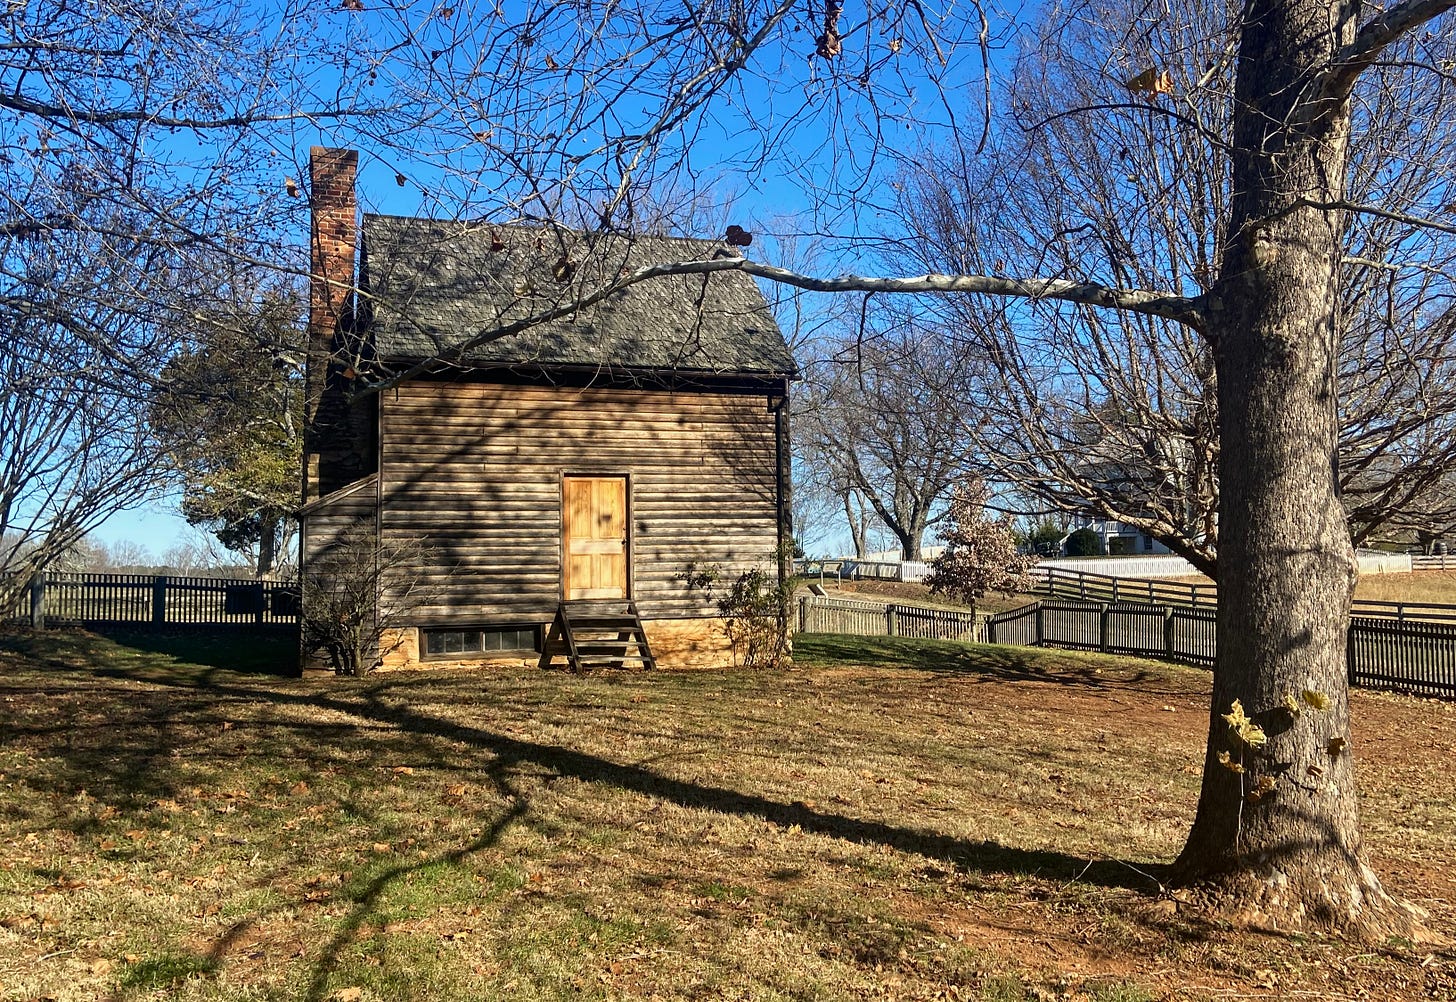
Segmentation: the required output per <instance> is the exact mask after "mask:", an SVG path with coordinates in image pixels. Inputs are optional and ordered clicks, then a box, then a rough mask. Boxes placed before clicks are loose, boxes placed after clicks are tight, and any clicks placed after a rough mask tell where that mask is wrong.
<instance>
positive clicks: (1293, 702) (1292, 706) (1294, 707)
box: [1284, 692, 1299, 717]
mask: <svg viewBox="0 0 1456 1002" xmlns="http://www.w3.org/2000/svg"><path fill="white" fill-rule="evenodd" d="M1284 708H1285V709H1286V710H1288V711H1289V712H1290V713H1292V714H1294V715H1295V716H1296V717H1297V716H1299V700H1297V699H1295V698H1294V693H1292V692H1286V693H1285V694H1284Z"/></svg>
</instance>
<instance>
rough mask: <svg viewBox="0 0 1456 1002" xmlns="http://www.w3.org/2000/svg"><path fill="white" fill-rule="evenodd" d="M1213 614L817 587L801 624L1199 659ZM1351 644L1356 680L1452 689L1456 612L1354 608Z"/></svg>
mask: <svg viewBox="0 0 1456 1002" xmlns="http://www.w3.org/2000/svg"><path fill="white" fill-rule="evenodd" d="M1387 604H1389V605H1392V606H1393V605H1395V603H1387ZM1435 608H1438V609H1439V608H1442V607H1435ZM1444 608H1449V607H1444ZM1217 618H1218V617H1217V613H1216V611H1215V610H1213V609H1192V608H1183V607H1178V606H1165V605H1150V604H1139V603H1123V604H1120V605H1114V604H1112V603H1108V602H1078V601H1066V600H1059V599H1048V600H1045V601H1041V602H1034V603H1032V604H1031V605H1026V606H1022V607H1021V608H1019V609H1012V610H1011V611H1009V612H1002V613H997V614H996V615H994V616H989V617H986V618H985V619H983V620H981V622H980V623H979V624H977V623H975V622H973V620H972V617H971V615H970V614H969V613H955V612H947V611H943V610H936V609H922V608H915V607H911V606H896V605H890V606H883V607H881V606H878V605H875V604H873V603H869V602H847V601H843V600H838V599H824V598H816V597H813V596H807V597H805V598H802V599H800V602H799V631H800V632H802V633H851V634H857V635H860V636H881V637H883V636H905V637H920V638H926V639H939V640H972V641H978V640H984V641H986V642H988V643H992V644H1008V645H1013V646H1020V647H1064V648H1074V649H1077V650H1088V651H1103V652H1106V653H1109V654H1130V655H1134V656H1141V657H1156V658H1163V659H1165V660H1168V661H1178V662H1182V663H1184V664H1194V665H1202V666H1212V665H1213V663H1214V660H1215V657H1216V655H1217V652H1218V645H1217V630H1216V624H1217ZM1347 649H1348V661H1349V665H1348V668H1349V680H1350V684H1351V685H1352V686H1360V687H1363V688H1393V689H1402V690H1408V691H1412V692H1419V693H1424V694H1426V695H1432V696H1441V697H1444V698H1447V699H1451V698H1456V621H1452V622H1433V621H1426V620H1419V619H1414V618H1410V617H1409V616H1407V617H1405V618H1398V617H1397V616H1395V615H1379V616H1355V617H1352V618H1351V620H1350V634H1349V642H1348V648H1347Z"/></svg>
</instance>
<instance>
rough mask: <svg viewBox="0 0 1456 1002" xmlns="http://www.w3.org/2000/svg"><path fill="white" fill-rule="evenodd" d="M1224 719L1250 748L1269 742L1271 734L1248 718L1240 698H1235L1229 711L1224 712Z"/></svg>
mask: <svg viewBox="0 0 1456 1002" xmlns="http://www.w3.org/2000/svg"><path fill="white" fill-rule="evenodd" d="M1223 719H1224V720H1225V721H1226V722H1227V723H1228V725H1229V729H1230V730H1232V731H1233V732H1234V735H1235V736H1236V737H1237V738H1238V739H1239V740H1240V741H1242V742H1243V743H1244V744H1246V745H1248V746H1249V747H1250V748H1262V747H1264V746H1265V745H1266V744H1268V743H1269V736H1268V735H1267V734H1265V733H1264V728H1262V727H1260V726H1259V725H1258V724H1256V723H1254V722H1253V721H1252V720H1250V719H1249V718H1248V716H1247V715H1246V714H1245V713H1244V704H1243V703H1241V702H1240V701H1239V700H1237V699H1236V700H1234V702H1233V705H1232V706H1231V707H1230V708H1229V712H1228V713H1225V714H1223Z"/></svg>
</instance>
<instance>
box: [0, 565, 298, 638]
mask: <svg viewBox="0 0 1456 1002" xmlns="http://www.w3.org/2000/svg"><path fill="white" fill-rule="evenodd" d="M298 611H299V610H298V587H297V585H295V584H292V583H290V582H280V581H257V580H239V579H230V578H203V577H182V576H173V575H158V574H90V573H49V574H40V575H37V576H36V577H35V578H33V579H32V580H31V582H30V587H29V589H28V590H27V591H26V592H25V593H23V594H22V596H21V603H20V607H19V608H16V609H13V610H11V613H12V616H13V617H14V618H21V619H25V620H28V621H29V622H30V623H32V624H33V625H35V626H62V625H75V626H86V627H92V626H151V627H164V628H173V627H193V626H197V627H201V626H253V627H258V626H276V627H292V626H295V625H297V623H298Z"/></svg>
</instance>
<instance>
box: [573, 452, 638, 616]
mask: <svg viewBox="0 0 1456 1002" xmlns="http://www.w3.org/2000/svg"><path fill="white" fill-rule="evenodd" d="M568 480H620V481H622V493H623V498H622V519H623V530H624V533H625V535H624V539H623V543H622V546H623V547H624V549H625V550H626V552H625V554H624V555H623V562H624V564H625V565H626V577H627V581H626V589H625V590H626V595H624V596H623V599H624V600H625V601H631V600H632V597H633V594H634V591H635V589H636V577H637V576H636V573H635V572H634V568H633V564H634V563H635V561H634V559H633V557H634V555H635V553H636V550H637V546H636V535H637V534H636V531H635V526H634V525H633V519H632V474H630V473H623V472H617V471H612V470H600V471H596V472H585V471H581V470H563V471H562V472H561V477H560V479H559V483H558V485H557V496H556V504H557V508H558V514H559V519H560V523H561V524H560V529H559V531H558V534H557V543H556V545H557V549H558V551H559V557H560V559H559V560H558V561H557V572H556V592H557V595H558V596H559V597H560V598H561V600H562V601H563V602H564V601H567V597H566V560H567V557H568V556H570V554H569V553H568V552H567V539H566V529H567V525H566V482H567V481H568Z"/></svg>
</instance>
